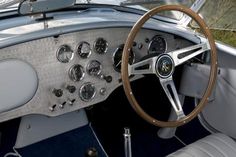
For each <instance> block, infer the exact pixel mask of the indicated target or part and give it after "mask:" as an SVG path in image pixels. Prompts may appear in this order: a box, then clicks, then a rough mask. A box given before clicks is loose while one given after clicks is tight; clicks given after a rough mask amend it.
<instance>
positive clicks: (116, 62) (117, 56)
mask: <svg viewBox="0 0 236 157" xmlns="http://www.w3.org/2000/svg"><path fill="white" fill-rule="evenodd" d="M123 49H124V44H122V45H120V46H119V47H118V48H117V49H116V51H115V52H114V54H113V66H114V69H115V70H116V71H117V72H120V70H121V58H122V53H123ZM134 58H135V57H134V52H133V50H132V49H131V51H130V54H129V64H130V65H131V64H133V63H134V60H135V59H134Z"/></svg>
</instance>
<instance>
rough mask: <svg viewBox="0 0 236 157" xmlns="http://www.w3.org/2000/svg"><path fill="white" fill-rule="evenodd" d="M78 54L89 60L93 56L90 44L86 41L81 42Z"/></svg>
mask: <svg viewBox="0 0 236 157" xmlns="http://www.w3.org/2000/svg"><path fill="white" fill-rule="evenodd" d="M77 53H78V55H79V56H80V57H81V58H88V57H89V56H90V55H91V47H90V44H89V43H88V42H86V41H83V42H81V43H80V44H79V45H78V47H77Z"/></svg>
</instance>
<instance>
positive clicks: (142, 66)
mask: <svg viewBox="0 0 236 157" xmlns="http://www.w3.org/2000/svg"><path fill="white" fill-rule="evenodd" d="M157 59H158V57H152V58H148V59H145V60H142V61H140V62H137V63H134V64H132V65H128V70H129V75H137V74H140V75H142V74H156V69H155V65H156V61H157Z"/></svg>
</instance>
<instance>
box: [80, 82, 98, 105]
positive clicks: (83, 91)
mask: <svg viewBox="0 0 236 157" xmlns="http://www.w3.org/2000/svg"><path fill="white" fill-rule="evenodd" d="M95 95H96V88H95V86H94V85H93V84H92V83H90V82H88V83H85V84H83V85H82V86H81V87H80V90H79V96H80V98H81V100H83V101H86V102H88V101H91V100H92V99H93V98H94V97H95Z"/></svg>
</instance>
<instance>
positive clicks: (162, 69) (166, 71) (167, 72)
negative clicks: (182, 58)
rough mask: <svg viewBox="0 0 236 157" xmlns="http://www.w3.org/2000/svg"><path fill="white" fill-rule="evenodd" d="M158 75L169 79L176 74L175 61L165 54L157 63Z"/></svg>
mask: <svg viewBox="0 0 236 157" xmlns="http://www.w3.org/2000/svg"><path fill="white" fill-rule="evenodd" d="M155 68H156V73H157V75H158V76H159V77H161V78H168V77H170V76H171V75H172V74H173V72H174V61H173V59H172V58H171V57H170V56H169V55H167V54H165V55H161V56H160V57H159V58H158V59H157V62H156V67H155Z"/></svg>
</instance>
